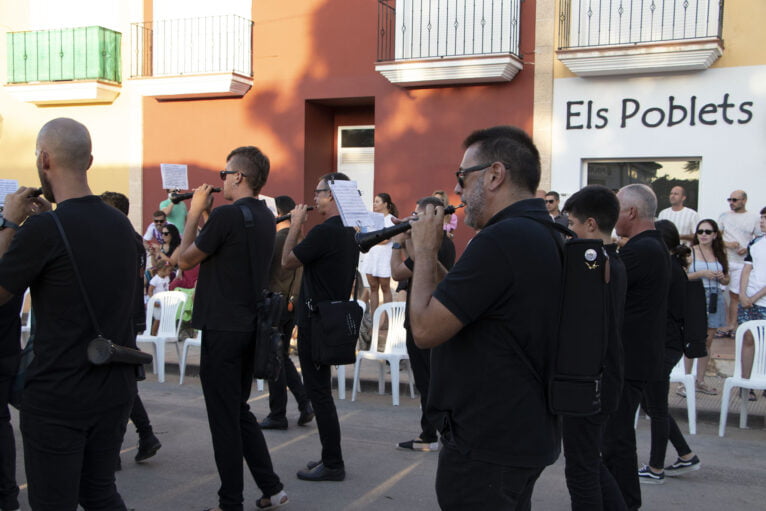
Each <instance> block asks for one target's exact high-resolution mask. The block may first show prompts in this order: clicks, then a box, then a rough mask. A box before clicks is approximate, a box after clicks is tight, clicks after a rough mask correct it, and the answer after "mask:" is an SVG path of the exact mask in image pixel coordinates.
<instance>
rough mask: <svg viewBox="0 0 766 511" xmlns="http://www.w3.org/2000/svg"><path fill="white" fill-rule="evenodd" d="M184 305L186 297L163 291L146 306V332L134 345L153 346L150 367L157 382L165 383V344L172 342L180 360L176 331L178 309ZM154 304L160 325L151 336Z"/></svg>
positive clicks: (179, 326)
mask: <svg viewBox="0 0 766 511" xmlns="http://www.w3.org/2000/svg"><path fill="white" fill-rule="evenodd" d="M185 303H186V295H185V294H184V293H181V292H180V291H163V292H161V293H157V294H155V295H154V296H152V297H151V298H150V299H149V303H147V304H146V331H145V332H144V333H143V334H140V335H138V336H137V337H136V344H138V343H148V344H152V345H153V346H154V360H153V361H152V366H153V368H154V373H155V374H156V375H157V381H159V382H160V383H163V382H164V381H165V343H168V342H173V343H175V346H176V353H178V358H179V359H180V358H181V349H180V346H179V344H178V331H179V330H180V328H181V320H180V319H178V309H179V308H181V307H183V305H184V304H185ZM155 304H159V313H160V324H159V327H158V328H157V334H156V335H151V331H152V323H153V320H154V311H155Z"/></svg>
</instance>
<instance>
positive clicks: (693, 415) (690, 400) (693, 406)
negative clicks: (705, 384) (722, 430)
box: [686, 387, 697, 435]
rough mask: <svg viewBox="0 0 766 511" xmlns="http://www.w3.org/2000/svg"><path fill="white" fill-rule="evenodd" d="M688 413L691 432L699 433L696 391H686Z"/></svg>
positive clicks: (691, 433) (692, 433)
mask: <svg viewBox="0 0 766 511" xmlns="http://www.w3.org/2000/svg"><path fill="white" fill-rule="evenodd" d="M687 388H689V387H687ZM686 414H687V417H688V420H689V434H690V435H696V434H697V396H696V393H695V392H687V393H686Z"/></svg>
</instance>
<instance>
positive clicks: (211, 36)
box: [130, 15, 253, 78]
mask: <svg viewBox="0 0 766 511" xmlns="http://www.w3.org/2000/svg"><path fill="white" fill-rule="evenodd" d="M252 34H253V22H252V21H250V20H248V19H245V18H242V17H240V16H236V15H226V16H207V17H201V18H187V19H175V20H155V21H150V22H144V23H134V24H133V25H132V26H131V51H132V62H131V70H130V75H131V77H133V78H146V77H158V76H181V75H200V74H208V73H236V74H239V75H242V76H247V77H251V76H252V75H253V66H252Z"/></svg>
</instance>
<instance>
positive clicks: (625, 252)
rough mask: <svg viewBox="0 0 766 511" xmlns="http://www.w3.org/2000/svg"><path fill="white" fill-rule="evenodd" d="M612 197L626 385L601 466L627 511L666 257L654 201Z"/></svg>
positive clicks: (663, 305) (655, 361)
mask: <svg viewBox="0 0 766 511" xmlns="http://www.w3.org/2000/svg"><path fill="white" fill-rule="evenodd" d="M617 198H618V199H619V200H620V215H619V217H618V219H617V224H616V230H617V235H618V236H621V237H624V238H627V240H628V241H627V242H626V243H625V245H624V246H623V247H622V248H621V249H620V257H621V258H622V261H623V263H624V264H625V271H626V274H627V278H628V286H627V291H626V295H625V320H624V323H623V328H622V344H623V348H624V352H625V380H624V383H623V386H622V396H621V397H620V403H619V405H618V408H617V411H616V412H615V413H614V414H613V415H612V417H611V418H610V419H609V422H607V424H606V430H605V432H604V463H605V464H606V466H607V468H609V471H610V472H611V473H612V475H613V476H614V478H615V480H616V481H617V484H618V486H619V487H620V491H621V492H622V496H623V498H624V499H625V504H626V505H627V506H628V509H629V510H631V511H632V510H635V509H638V508H640V507H641V488H640V486H639V481H638V473H637V472H636V468H637V467H638V454H637V452H636V431H635V428H634V420H635V416H636V410H637V409H638V405H639V403H640V402H641V396H642V394H643V390H644V387H645V386H646V384H647V382H649V381H653V380H655V379H658V378H659V377H660V374H661V372H662V370H663V363H662V362H663V360H664V354H665V324H666V320H667V317H666V316H667V308H668V286H669V285H670V257H669V256H668V251H667V248H666V247H665V242H664V241H663V239H662V236H661V235H660V233H659V232H658V231H657V230H656V229H655V228H654V217H655V215H656V213H657V197H656V196H655V195H654V192H653V191H652V189H651V188H649V187H648V186H646V185H642V184H631V185H627V186H625V187H623V188H621V189H620V191H619V192H618V193H617Z"/></svg>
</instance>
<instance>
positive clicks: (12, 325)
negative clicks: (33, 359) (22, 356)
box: [0, 292, 31, 358]
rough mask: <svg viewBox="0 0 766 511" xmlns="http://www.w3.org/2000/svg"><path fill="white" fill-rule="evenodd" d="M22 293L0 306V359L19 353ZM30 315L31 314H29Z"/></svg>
mask: <svg viewBox="0 0 766 511" xmlns="http://www.w3.org/2000/svg"><path fill="white" fill-rule="evenodd" d="M23 301H24V293H23V292H22V293H19V294H15V295H13V298H11V299H10V301H8V302H7V303H6V304H4V305H0V358H3V357H12V356H14V355H18V354H19V353H20V352H21V344H20V341H19V338H20V337H21V318H20V317H19V314H20V313H21V305H22V302H23ZM30 314H31V312H30Z"/></svg>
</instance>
